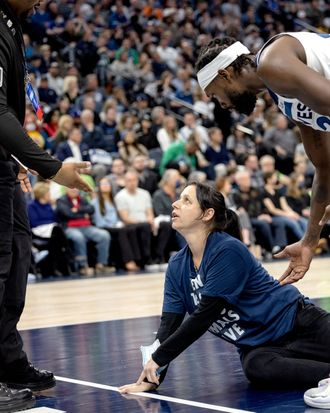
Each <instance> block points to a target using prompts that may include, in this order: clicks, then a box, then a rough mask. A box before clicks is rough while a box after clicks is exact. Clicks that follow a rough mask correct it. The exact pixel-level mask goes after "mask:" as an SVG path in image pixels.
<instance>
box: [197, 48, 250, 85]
mask: <svg viewBox="0 0 330 413" xmlns="http://www.w3.org/2000/svg"><path fill="white" fill-rule="evenodd" d="M242 54H250V50H249V49H248V48H247V47H246V46H244V44H242V43H241V42H235V43H233V44H232V45H230V46H228V47H227V48H226V49H224V50H223V51H222V52H220V53H219V54H218V56H216V57H215V58H214V59H213V60H212V61H211V62H210V63H208V64H207V65H206V66H204V67H203V68H202V69H201V70H200V71H199V72H198V73H197V80H198V83H199V86H200V87H201V88H202V89H203V90H205V88H206V87H207V86H208V85H209V84H210V83H211V82H212V80H214V79H215V78H216V77H217V75H218V72H219V70H222V69H225V68H226V67H228V66H229V65H230V64H231V63H233V62H234V61H235V60H236V59H237V58H238V56H241V55H242Z"/></svg>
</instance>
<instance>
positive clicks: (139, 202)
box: [115, 169, 171, 267]
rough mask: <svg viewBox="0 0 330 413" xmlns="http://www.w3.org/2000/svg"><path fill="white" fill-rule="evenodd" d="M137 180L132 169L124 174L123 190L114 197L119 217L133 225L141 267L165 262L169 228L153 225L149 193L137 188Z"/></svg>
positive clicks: (136, 175) (153, 218) (153, 219)
mask: <svg viewBox="0 0 330 413" xmlns="http://www.w3.org/2000/svg"><path fill="white" fill-rule="evenodd" d="M138 183H139V178H138V174H137V172H136V171H135V170H134V169H131V170H129V171H127V172H126V174H125V188H124V189H122V190H121V191H120V192H119V193H118V194H117V195H116V196H115V203H116V205H117V208H118V212H119V216H120V218H121V220H122V221H123V222H124V223H125V224H126V225H135V226H136V227H137V229H138V234H139V237H140V239H139V241H140V242H139V245H140V246H141V256H142V267H143V266H144V265H145V264H150V263H152V261H154V262H156V263H157V264H159V263H164V262H165V250H166V247H167V244H168V242H169V239H170V236H171V231H170V229H171V228H170V227H169V228H168V227H162V226H159V227H158V228H157V225H156V223H155V217H154V212H153V208H152V201H151V196H150V194H149V192H147V191H145V190H144V189H141V188H139V187H138ZM152 234H154V237H155V240H154V243H153V247H154V251H153V257H152V250H151V235H152Z"/></svg>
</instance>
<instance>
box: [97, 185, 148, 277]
mask: <svg viewBox="0 0 330 413" xmlns="http://www.w3.org/2000/svg"><path fill="white" fill-rule="evenodd" d="M91 204H92V205H93V207H94V214H93V222H94V224H95V225H96V226H97V227H98V228H103V229H106V230H107V231H109V233H110V235H111V242H113V240H115V239H116V240H117V242H118V245H119V251H118V252H119V253H120V255H121V261H122V263H123V265H124V267H125V269H126V270H127V271H138V270H140V267H139V266H138V265H137V264H136V262H137V261H141V256H140V247H139V244H138V241H139V240H138V237H137V233H136V232H137V231H136V228H135V227H134V226H131V225H125V224H124V223H123V222H122V221H121V220H120V218H119V216H118V212H117V208H116V206H115V204H114V199H113V194H112V188H111V183H110V181H109V179H107V178H103V179H101V180H100V182H99V184H98V188H97V197H96V198H94V199H93V200H92V202H91Z"/></svg>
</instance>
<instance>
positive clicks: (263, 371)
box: [242, 349, 277, 383]
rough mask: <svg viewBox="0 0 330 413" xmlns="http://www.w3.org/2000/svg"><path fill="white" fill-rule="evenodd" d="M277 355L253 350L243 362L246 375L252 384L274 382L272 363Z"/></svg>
mask: <svg viewBox="0 0 330 413" xmlns="http://www.w3.org/2000/svg"><path fill="white" fill-rule="evenodd" d="M276 357H277V355H276V354H274V353H271V352H260V351H258V349H257V350H252V351H251V352H250V353H249V354H248V355H247V356H246V357H245V358H244V360H243V362H242V367H243V371H244V374H245V375H246V377H247V378H248V380H249V381H250V382H251V383H267V382H269V381H271V380H272V374H271V373H272V371H273V367H272V366H271V364H272V362H273V361H274V360H275V359H276Z"/></svg>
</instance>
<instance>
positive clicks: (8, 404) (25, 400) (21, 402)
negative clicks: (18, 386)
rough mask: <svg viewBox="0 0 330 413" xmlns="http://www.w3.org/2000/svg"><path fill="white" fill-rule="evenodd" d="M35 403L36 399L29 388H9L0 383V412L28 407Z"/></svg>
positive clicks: (6, 412)
mask: <svg viewBox="0 0 330 413" xmlns="http://www.w3.org/2000/svg"><path fill="white" fill-rule="evenodd" d="M35 404H36V399H35V397H34V396H33V394H32V391H31V390H29V389H23V390H11V389H8V387H7V386H5V385H4V384H0V412H2V413H10V412H17V411H19V410H26V409H30V408H31V407H33V406H34V405H35Z"/></svg>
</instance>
